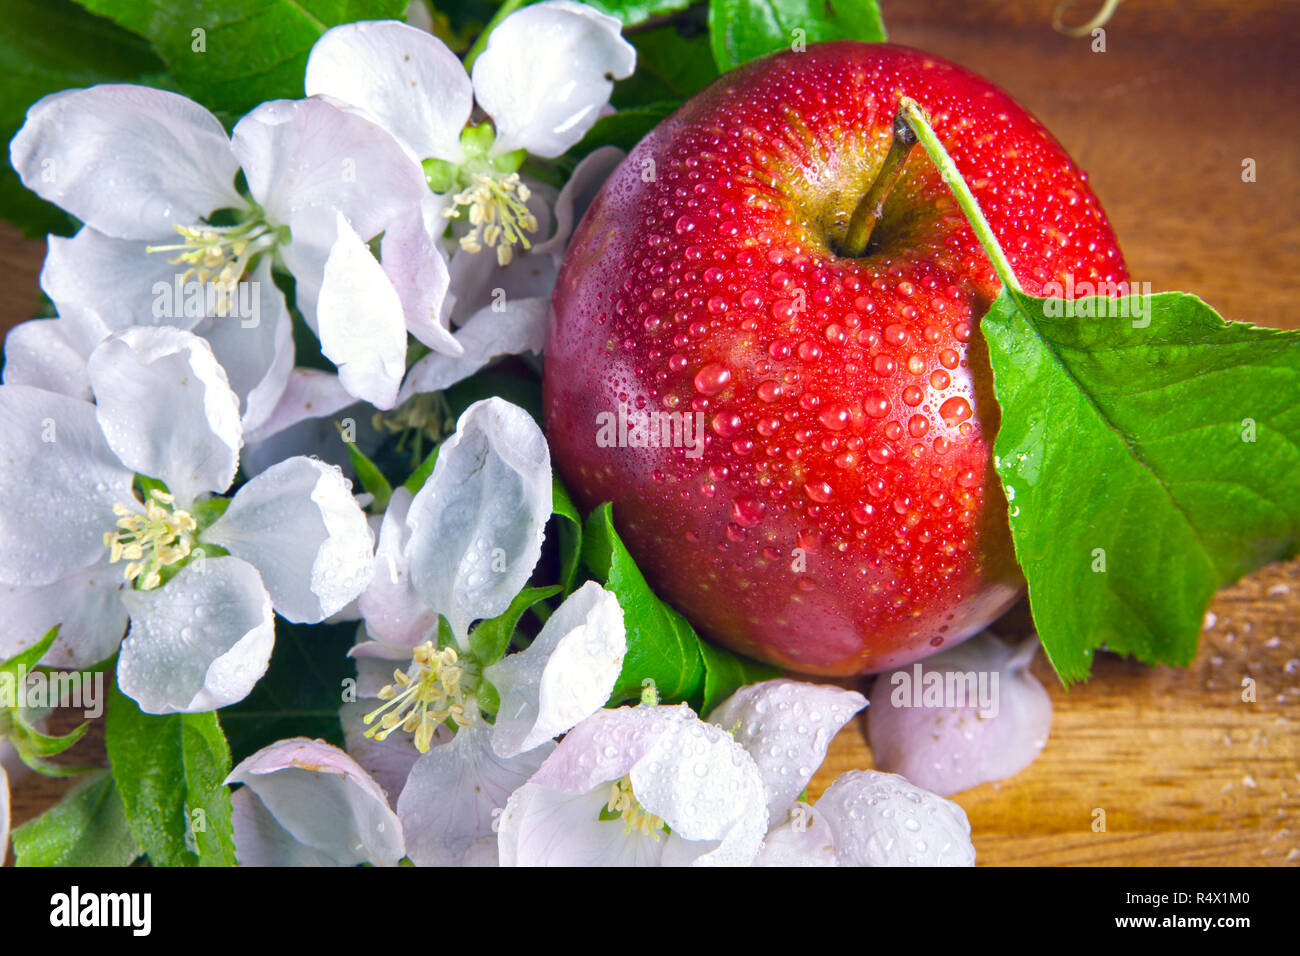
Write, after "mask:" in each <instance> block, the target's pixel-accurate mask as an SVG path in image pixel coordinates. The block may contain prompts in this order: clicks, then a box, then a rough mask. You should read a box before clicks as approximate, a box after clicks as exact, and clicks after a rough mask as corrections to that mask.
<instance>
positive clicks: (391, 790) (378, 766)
mask: <svg viewBox="0 0 1300 956" xmlns="http://www.w3.org/2000/svg"><path fill="white" fill-rule="evenodd" d="M386 677H387V679H386V680H385V681H384V683H392V680H393V668H392V665H391V664H390V665H389V666H388V668H387V674H386ZM378 706H379V701H377V700H374V699H365V698H362V699H359V700H356V701H353V702H352V703H349V704H344V705H343V706H342V707H341V708H339V722H340V723H341V724H342V725H343V739H344V741H345V742H346V744H347V751H348V754H349V756H351V757H352V758H353V759H354V760H355V761H356V762H357V763H358V764H360V765H361V766H362V767H363V768H364V769H365V771H366V773H368V774H370V776H371V777H373V778H374V780H375V783H377V784H379V786H380V788H381V789H382V790H383V791H384V794H385V796H386V797H387V798H388V805H389V806H390V807H392V808H393V809H394V810H396V809H397V798H398V796H400V795H401V793H402V788H403V787H404V786H406V778H407V777H408V776H410V773H411V767H413V766H414V765H415V761H416V760H418V759H419V758H420V752H419V751H418V750H416V749H415V745H414V744H412V743H411V737H410V735H409V734H394V735H393V736H391V737H389V738H388V739H387V740H375V739H374V738H373V737H367V736H366V730H367V729H369V728H368V727H367V725H366V723H365V722H364V721H363V720H362V718H363V717H365V715H366V714H368V713H370V712H371V711H372V710H374V709H375V708H376V707H378ZM451 738H452V733H451V731H449V730H447V729H446V727H442V726H440V727H439V728H438V729H437V730H436V731H435V732H434V736H433V743H434V746H441V745H442V744H445V743H447V742H448V741H450V740H451Z"/></svg>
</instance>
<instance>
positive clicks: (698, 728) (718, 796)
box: [628, 719, 768, 866]
mask: <svg viewBox="0 0 1300 956" xmlns="http://www.w3.org/2000/svg"><path fill="white" fill-rule="evenodd" d="M628 776H629V779H630V781H631V784H632V792H633V794H634V795H635V796H636V799H637V801H638V802H639V803H640V804H641V806H642V807H644V808H645V809H646V811H647V812H648V813H652V814H654V815H655V816H657V817H659V818H661V819H662V820H663V821H664V823H666V824H668V826H669V827H670V828H671V831H672V837H674V838H678V839H681V840H684V841H688V842H690V843H692V844H696V846H697V848H698V849H699V850H705V851H706V852H703V853H698V852H695V853H689V855H687V854H686V852H685V851H687V848H685V847H676V849H677V851H678V853H679V854H681V855H678V856H675V857H674V858H672V859H666V860H665V862H666V863H668V864H669V865H683V864H686V863H691V864H694V865H697V866H701V865H703V866H748V865H749V864H750V863H752V862H753V860H754V857H755V856H757V855H758V851H759V850H760V849H761V848H762V845H763V835H764V834H765V833H766V832H767V822H768V816H767V794H766V792H765V791H764V789H763V780H762V777H761V776H760V775H759V772H758V767H757V766H756V765H755V764H754V761H753V759H752V758H751V757H750V756H749V754H748V753H747V752H746V751H745V748H744V747H742V746H741V745H740V744H738V743H737V742H736V741H734V740H733V739H732V738H731V735H730V734H728V733H727V732H726V731H725V730H723V729H721V728H720V727H715V726H714V725H712V724H706V723H704V722H703V721H701V720H699V719H694V720H689V721H682V722H680V723H677V724H674V725H672V726H670V727H668V728H667V730H666V731H665V732H664V733H662V734H660V735H659V736H658V738H657V739H656V740H655V741H654V742H653V743H652V744H651V746H650V750H649V751H648V752H647V753H646V755H645V756H644V757H643V758H641V759H640V760H639V761H637V763H636V764H635V766H633V767H632V770H631V771H630V772H629V774H628ZM673 849H674V847H667V848H665V855H666V856H669V855H671V854H672V851H673Z"/></svg>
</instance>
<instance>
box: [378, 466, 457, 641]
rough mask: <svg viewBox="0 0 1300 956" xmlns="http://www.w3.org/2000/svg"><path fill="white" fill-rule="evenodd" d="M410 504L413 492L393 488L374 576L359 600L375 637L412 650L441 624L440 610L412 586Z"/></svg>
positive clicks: (383, 524)
mask: <svg viewBox="0 0 1300 956" xmlns="http://www.w3.org/2000/svg"><path fill="white" fill-rule="evenodd" d="M410 507H411V493H410V492H409V491H407V490H406V489H405V488H395V489H393V495H392V497H391V498H389V499H388V508H387V510H385V511H384V519H383V523H382V524H381V525H380V526H379V544H378V546H377V547H376V548H375V570H374V575H373V577H372V578H371V580H370V585H369V587H367V588H366V590H365V592H364V593H363V594H362V595H361V597H360V599H359V600H358V609H359V610H360V612H361V616H362V618H363V619H364V620H365V622H366V631H367V633H368V634H369V635H370V636H371V637H373V638H374V639H375V640H376V641H379V642H382V643H383V644H387V645H397V646H400V647H404V648H408V649H409V648H413V647H415V646H416V645H417V644H420V643H422V642H423V641H425V640H426V639H427V638H428V636H429V634H430V633H432V632H433V631H434V630H435V629H436V628H437V626H438V614H437V612H436V611H433V610H430V608H429V607H428V605H426V604H425V603H424V600H423V599H422V598H421V597H420V596H419V595H418V594H417V593H416V592H415V589H414V588H413V587H412V586H411V562H410V559H409V557H408V556H407V553H406V546H407V542H408V540H409V537H410V536H409V534H408V532H407V527H406V516H407V513H408V512H409V511H410Z"/></svg>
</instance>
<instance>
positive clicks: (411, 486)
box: [402, 447, 438, 495]
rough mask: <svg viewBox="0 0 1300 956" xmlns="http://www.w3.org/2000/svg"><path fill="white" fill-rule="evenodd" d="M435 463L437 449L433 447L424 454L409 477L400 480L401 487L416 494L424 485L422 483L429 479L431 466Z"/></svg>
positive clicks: (436, 460)
mask: <svg viewBox="0 0 1300 956" xmlns="http://www.w3.org/2000/svg"><path fill="white" fill-rule="evenodd" d="M437 463H438V449H437V448H436V447H435V448H434V449H433V451H431V452H429V454H428V455H426V456H425V458H424V461H422V462H420V467H419V468H417V469H415V471H413V472H411V474H410V477H408V478H407V479H406V481H404V482H402V487H403V488H405V489H406V490H407V491H409V492H410V493H411V494H413V495H414V494H418V493H419V491H420V489H421V488H423V487H424V483H425V482H426V481H428V480H429V476H430V475H432V474H433V466H434V465H436V464H437Z"/></svg>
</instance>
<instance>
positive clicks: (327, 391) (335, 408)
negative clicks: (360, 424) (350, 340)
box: [244, 368, 357, 461]
mask: <svg viewBox="0 0 1300 956" xmlns="http://www.w3.org/2000/svg"><path fill="white" fill-rule="evenodd" d="M356 401H357V400H356V398H355V397H353V396H352V395H351V394H349V392H348V390H347V389H346V388H344V387H343V384H342V383H341V382H340V381H339V377H338V376H337V375H335V374H333V373H332V372H325V371H322V370H320V369H314V368H295V369H293V370H292V371H291V372H290V373H289V377H288V381H287V382H286V383H285V386H284V391H283V392H281V393H280V397H279V399H278V400H277V401H276V403H275V408H274V409H273V410H272V411H271V414H270V415H268V416H267V418H266V420H265V421H263V422H262V423H261V424H260V425H258V426H257V427H256V428H251V429H249V430H248V431H247V432H246V433H245V434H244V440H245V442H246V443H247V444H248V445H249V446H250V450H251V446H253V445H258V444H261V443H262V442H264V441H266V440H267V439H269V438H271V437H272V436H274V435H277V434H279V433H280V432H282V431H284V430H285V429H287V428H292V427H293V426H294V425H297V424H299V423H300V422H304V421H309V420H311V419H313V418H328V417H330V416H331V415H334V414H335V413H337V412H340V411H342V410H343V409H345V408H347V407H348V406H349V405H355V404H356ZM330 428H331V429H334V426H333V425H330ZM335 434H337V430H335ZM285 457H287V456H285ZM276 460H277V461H281V460H283V459H282V458H277V459H276Z"/></svg>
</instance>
